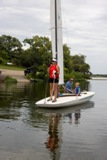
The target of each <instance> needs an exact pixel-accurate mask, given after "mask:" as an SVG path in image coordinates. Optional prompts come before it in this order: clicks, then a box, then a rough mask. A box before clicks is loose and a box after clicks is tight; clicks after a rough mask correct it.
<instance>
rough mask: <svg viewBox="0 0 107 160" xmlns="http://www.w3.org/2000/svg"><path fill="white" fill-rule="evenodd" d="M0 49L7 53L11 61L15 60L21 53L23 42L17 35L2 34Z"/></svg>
mask: <svg viewBox="0 0 107 160" xmlns="http://www.w3.org/2000/svg"><path fill="white" fill-rule="evenodd" d="M0 50H1V51H2V52H3V51H5V52H6V53H7V55H8V60H9V61H13V59H14V58H18V57H19V55H20V54H21V51H22V44H21V43H20V41H19V40H18V39H17V38H15V37H11V36H6V35H2V36H0Z"/></svg>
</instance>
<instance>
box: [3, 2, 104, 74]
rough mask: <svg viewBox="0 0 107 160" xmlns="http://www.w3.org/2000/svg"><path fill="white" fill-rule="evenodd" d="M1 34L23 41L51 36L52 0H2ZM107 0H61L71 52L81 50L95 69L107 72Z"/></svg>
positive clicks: (74, 52)
mask: <svg viewBox="0 0 107 160" xmlns="http://www.w3.org/2000/svg"><path fill="white" fill-rule="evenodd" d="M0 2H1V4H0V22H1V24H0V35H3V34H6V35H11V36H15V37H16V38H18V39H20V40H21V41H23V40H24V39H25V38H29V37H32V36H34V35H43V36H48V37H50V22H49V21H50V10H49V9H50V0H40V1H35V0H30V1H29V0H8V1H7V0H1V1H0ZM106 11H107V1H105V0H90V1H89V0H75V1H74V0H66V1H65V0H62V18H63V41H64V43H67V44H68V46H69V47H70V48H71V54H79V53H82V54H84V55H86V57H87V58H86V61H87V63H89V64H90V66H91V71H92V72H93V73H102V74H103V73H106V72H107V65H106V61H107V55H106V52H107V48H106V44H107V12H106Z"/></svg>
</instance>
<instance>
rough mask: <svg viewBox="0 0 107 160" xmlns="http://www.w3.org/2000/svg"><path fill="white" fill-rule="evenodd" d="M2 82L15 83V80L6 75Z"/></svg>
mask: <svg viewBox="0 0 107 160" xmlns="http://www.w3.org/2000/svg"><path fill="white" fill-rule="evenodd" d="M4 82H5V83H17V80H16V79H14V78H12V77H9V76H7V77H6V79H5V81H4Z"/></svg>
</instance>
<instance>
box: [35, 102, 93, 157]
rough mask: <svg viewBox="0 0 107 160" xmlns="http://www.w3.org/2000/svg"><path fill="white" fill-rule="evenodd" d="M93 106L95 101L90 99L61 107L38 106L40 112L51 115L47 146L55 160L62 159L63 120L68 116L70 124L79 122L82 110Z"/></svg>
mask: <svg viewBox="0 0 107 160" xmlns="http://www.w3.org/2000/svg"><path fill="white" fill-rule="evenodd" d="M93 107H94V103H93V102H91V101H89V102H88V103H86V104H83V105H78V106H74V107H65V108H60V109H54V108H53V109H43V108H38V112H41V113H45V114H46V115H47V116H48V117H49V128H48V137H47V140H46V142H45V146H46V148H47V149H48V150H49V151H50V157H51V158H52V159H53V160H57V159H60V153H61V144H62V142H63V120H64V119H65V118H68V123H69V124H70V125H71V124H72V123H73V122H74V124H79V120H80V118H81V111H82V110H85V109H90V108H93Z"/></svg>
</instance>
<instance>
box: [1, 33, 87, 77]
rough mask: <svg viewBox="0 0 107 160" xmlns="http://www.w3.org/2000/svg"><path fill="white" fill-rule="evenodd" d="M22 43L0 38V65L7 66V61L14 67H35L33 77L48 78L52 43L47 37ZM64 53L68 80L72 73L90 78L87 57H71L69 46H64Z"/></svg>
mask: <svg viewBox="0 0 107 160" xmlns="http://www.w3.org/2000/svg"><path fill="white" fill-rule="evenodd" d="M23 44H24V46H28V47H27V48H26V49H25V50H24V49H23V45H22V43H21V42H20V41H19V40H18V39H17V38H15V37H11V36H6V35H2V36H0V64H6V63H7V61H10V62H12V63H13V64H14V65H17V66H23V67H26V68H27V67H31V66H33V67H34V71H35V72H34V74H33V77H35V78H41V79H42V78H46V77H47V67H48V65H49V64H50V62H51V59H52V52H51V41H50V40H49V38H47V37H42V36H40V37H39V36H37V35H36V36H33V37H32V38H26V39H24V40H23ZM63 52H64V73H65V74H64V75H65V78H66V79H68V77H70V76H71V75H72V73H74V72H77V73H79V75H80V74H81V75H82V76H83V77H85V78H89V77H90V65H89V64H87V63H86V62H85V58H86V57H85V56H84V55H82V54H80V55H70V50H69V47H68V46H67V44H64V45H63Z"/></svg>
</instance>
